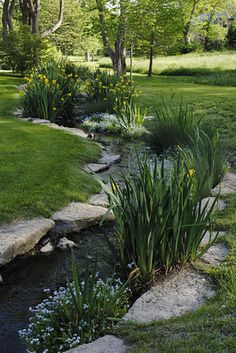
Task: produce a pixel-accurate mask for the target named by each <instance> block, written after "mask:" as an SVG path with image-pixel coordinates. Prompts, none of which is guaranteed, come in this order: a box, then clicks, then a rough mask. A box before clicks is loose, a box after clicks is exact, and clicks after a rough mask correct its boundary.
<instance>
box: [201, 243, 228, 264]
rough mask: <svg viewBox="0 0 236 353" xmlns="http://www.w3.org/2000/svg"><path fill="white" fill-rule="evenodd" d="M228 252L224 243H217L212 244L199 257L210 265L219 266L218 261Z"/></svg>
mask: <svg viewBox="0 0 236 353" xmlns="http://www.w3.org/2000/svg"><path fill="white" fill-rule="evenodd" d="M228 253H229V249H228V247H227V246H226V245H225V244H224V243H218V244H215V245H212V246H211V247H210V249H208V250H207V252H206V253H205V254H204V255H203V256H202V257H201V259H202V260H203V261H204V262H206V263H208V264H210V265H212V266H219V264H220V262H222V261H223V260H224V258H225V257H226V256H227V255H228Z"/></svg>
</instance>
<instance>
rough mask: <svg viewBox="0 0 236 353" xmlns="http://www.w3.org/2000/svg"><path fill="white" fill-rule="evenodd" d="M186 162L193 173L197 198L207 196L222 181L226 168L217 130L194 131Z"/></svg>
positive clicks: (223, 150)
mask: <svg viewBox="0 0 236 353" xmlns="http://www.w3.org/2000/svg"><path fill="white" fill-rule="evenodd" d="M186 160H188V161H190V166H189V168H192V169H193V170H194V171H195V174H196V175H195V177H196V181H197V188H198V190H197V193H198V194H199V198H200V197H204V196H207V195H208V194H209V192H210V190H211V189H212V188H214V187H215V186H216V185H217V184H219V183H220V182H221V181H222V179H223V176H224V174H225V173H226V171H227V168H228V165H227V157H226V146H222V143H221V141H220V137H219V133H218V132H217V130H216V129H214V128H208V129H206V130H205V131H204V130H202V129H196V130H195V135H194V136H193V137H192V141H191V149H190V150H189V151H187V152H186Z"/></svg>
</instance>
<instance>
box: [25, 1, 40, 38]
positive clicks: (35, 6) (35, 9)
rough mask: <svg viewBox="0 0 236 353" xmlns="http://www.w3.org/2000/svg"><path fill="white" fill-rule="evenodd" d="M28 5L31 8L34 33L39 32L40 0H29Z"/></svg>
mask: <svg viewBox="0 0 236 353" xmlns="http://www.w3.org/2000/svg"><path fill="white" fill-rule="evenodd" d="M27 6H28V9H29V15H30V20H31V28H32V34H38V33H39V14H40V9H41V7H40V0H35V2H34V3H33V1H32V0H27Z"/></svg>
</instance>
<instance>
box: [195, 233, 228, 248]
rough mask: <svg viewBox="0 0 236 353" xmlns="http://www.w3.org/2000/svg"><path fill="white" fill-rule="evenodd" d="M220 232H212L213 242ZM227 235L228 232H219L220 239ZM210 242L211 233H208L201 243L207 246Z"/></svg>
mask: <svg viewBox="0 0 236 353" xmlns="http://www.w3.org/2000/svg"><path fill="white" fill-rule="evenodd" d="M217 233H218V232H216V231H214V232H212V237H211V240H214V239H215V237H216V235H217ZM225 234H226V232H219V235H218V237H224V236H225ZM209 240H210V232H206V234H205V235H204V238H203V239H202V241H201V245H207V244H208V242H209Z"/></svg>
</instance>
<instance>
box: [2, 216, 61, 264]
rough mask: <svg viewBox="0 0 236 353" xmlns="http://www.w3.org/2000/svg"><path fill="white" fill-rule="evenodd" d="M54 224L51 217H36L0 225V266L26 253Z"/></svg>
mask: <svg viewBox="0 0 236 353" xmlns="http://www.w3.org/2000/svg"><path fill="white" fill-rule="evenodd" d="M54 226H55V222H54V221H52V220H51V219H46V218H36V219H32V220H29V221H22V222H15V223H11V224H9V225H4V226H2V227H0V266H3V265H5V264H7V263H9V262H10V261H12V260H13V259H14V258H15V257H16V256H18V255H24V254H26V253H28V252H29V251H30V250H32V249H33V248H34V247H35V245H36V244H37V243H38V242H39V240H40V239H41V238H42V237H43V236H45V235H46V234H47V232H48V231H49V230H51V229H52V228H53V227H54Z"/></svg>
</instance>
